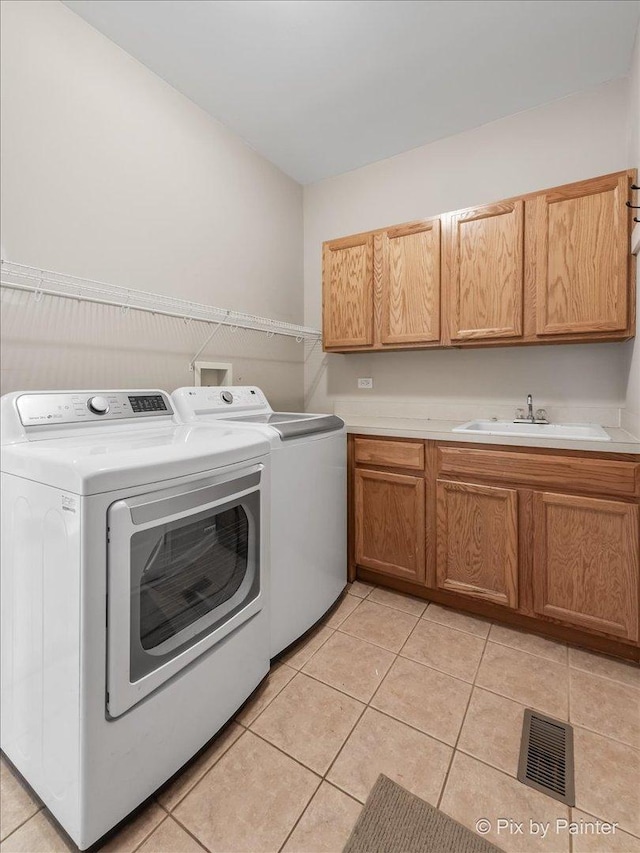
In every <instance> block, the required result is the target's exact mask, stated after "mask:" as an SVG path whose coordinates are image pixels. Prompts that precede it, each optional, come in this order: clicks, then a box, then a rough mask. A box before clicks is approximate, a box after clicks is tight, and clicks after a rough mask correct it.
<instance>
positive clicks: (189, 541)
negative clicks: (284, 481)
mask: <svg viewBox="0 0 640 853" xmlns="http://www.w3.org/2000/svg"><path fill="white" fill-rule="evenodd" d="M0 420H1V426H2V440H3V447H2V490H3V496H2V497H3V500H2V570H1V597H2V708H1V713H2V749H3V750H4V752H5V753H6V755H7V756H8V757H9V759H10V760H11V761H12V762H13V763H14V764H15V766H16V767H17V768H18V770H19V771H20V772H21V773H22V774H23V776H24V777H25V778H26V779H27V781H28V782H29V783H30V784H31V786H32V787H33V788H34V789H35V791H36V793H37V794H38V795H39V796H40V797H41V798H42V800H43V801H44V803H45V804H46V805H47V806H48V808H49V809H50V810H51V812H52V813H53V815H54V816H55V817H56V818H57V820H58V821H59V822H60V824H61V825H62V826H63V828H64V829H65V830H66V831H67V832H68V833H69V835H70V836H71V837H72V838H73V840H74V841H75V842H76V844H77V845H78V846H79V847H80V848H81V849H85V848H86V847H88V846H90V845H91V844H93V843H94V842H95V841H96V840H97V839H99V838H100V837H101V836H102V835H103V834H104V833H106V832H107V831H108V830H110V829H111V828H112V827H114V826H115V825H116V824H117V823H118V822H119V821H120V820H121V819H123V818H124V817H125V816H126V815H127V814H128V813H129V812H130V811H132V810H133V809H134V808H135V807H136V806H138V805H139V804H140V803H141V802H143V801H144V800H145V799H146V798H147V797H149V796H150V795H151V794H152V793H153V792H154V791H155V790H156V789H157V788H158V787H159V786H160V785H161V784H162V783H163V782H165V781H166V780H167V779H168V778H169V777H171V776H172V775H173V774H174V773H175V772H176V771H177V770H179V768H180V767H181V766H182V765H183V764H184V763H185V762H186V761H187V760H188V759H189V758H190V757H191V756H193V755H194V754H195V753H196V752H197V751H198V750H199V749H200V748H201V747H202V746H203V745H204V744H205V743H206V742H207V741H208V740H209V739H210V738H211V737H212V736H213V735H214V734H215V733H216V731H217V730H218V729H220V727H221V726H222V725H223V724H224V723H225V722H226V721H227V720H229V719H230V718H231V717H232V716H233V714H234V713H235V712H236V710H237V709H238V708H239V707H240V705H241V704H242V703H243V702H244V701H245V700H246V698H247V697H248V696H249V695H250V693H251V692H252V691H253V690H254V688H255V687H256V686H257V685H258V683H259V682H260V681H261V679H262V678H263V677H264V676H265V675H266V674H267V672H268V669H269V618H268V616H269V614H268V548H269V543H268V531H269V524H268V503H269V502H268V499H267V498H268V494H269V467H270V460H269V451H270V447H269V443H268V441H267V440H266V439H265V437H264V436H263V435H261V434H260V433H258V432H256V431H249V430H245V431H242V430H238V429H232V428H227V429H224V430H220V429H215V430H212V429H210V428H206V427H203V426H194V425H183V424H181V423H180V422H179V420H178V418H177V417H176V416H175V415H174V412H173V408H172V405H171V400H170V398H169V396H168V395H167V394H165V393H164V392H162V391H101V392H94V393H89V392H87V391H76V392H61V393H51V392H46V393H24V394H20V393H14V394H9V395H6V396H5V397H3V398H2V400H1V404H0Z"/></svg>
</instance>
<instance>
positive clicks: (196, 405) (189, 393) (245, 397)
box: [178, 385, 271, 416]
mask: <svg viewBox="0 0 640 853" xmlns="http://www.w3.org/2000/svg"><path fill="white" fill-rule="evenodd" d="M178 393H179V394H180V395H181V397H182V399H183V400H184V401H185V403H186V406H187V408H188V409H189V410H190V411H192V412H198V414H212V415H216V416H217V415H218V414H220V416H224V415H225V414H227V415H228V414H229V413H231V412H233V413H234V414H239V413H245V412H270V411H271V407H270V406H269V403H268V402H267V398H266V397H265V396H264V394H263V393H262V391H261V390H260V389H259V388H256V387H255V386H251V385H233V386H227V387H215V386H211V387H206V386H201V387H199V388H184V389H180V391H179V392H178Z"/></svg>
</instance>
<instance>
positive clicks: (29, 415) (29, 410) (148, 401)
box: [16, 391, 173, 426]
mask: <svg viewBox="0 0 640 853" xmlns="http://www.w3.org/2000/svg"><path fill="white" fill-rule="evenodd" d="M16 406H17V408H18V414H19V415H20V420H21V421H22V424H23V426H46V425H49V424H50V425H53V424H70V423H90V422H97V421H113V420H120V419H122V418H148V417H158V416H161V415H164V416H165V417H166V416H167V415H173V408H172V406H171V401H170V399H169V397H168V396H167V395H166V394H165V393H163V392H159V391H101V392H98V393H95V392H93V393H92V392H91V391H73V392H61V393H56V392H52V393H46V394H21V395H20V396H19V397H18V399H17V400H16Z"/></svg>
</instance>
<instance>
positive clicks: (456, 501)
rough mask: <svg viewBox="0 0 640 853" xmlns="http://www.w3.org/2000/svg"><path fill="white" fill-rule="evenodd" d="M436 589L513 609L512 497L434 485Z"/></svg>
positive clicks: (512, 493)
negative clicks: (435, 492) (436, 518)
mask: <svg viewBox="0 0 640 853" xmlns="http://www.w3.org/2000/svg"><path fill="white" fill-rule="evenodd" d="M437 516H438V520H437V571H436V577H437V585H438V587H439V588H440V589H446V590H450V591H451V592H458V593H460V594H461V595H469V596H472V597H474V598H480V599H484V600H486V601H493V602H494V603H495V604H503V605H505V606H506V607H512V608H517V606H518V493H517V491H516V490H515V489H503V488H499V487H497V486H478V485H473V484H470V483H452V482H448V481H446V480H438V484H437Z"/></svg>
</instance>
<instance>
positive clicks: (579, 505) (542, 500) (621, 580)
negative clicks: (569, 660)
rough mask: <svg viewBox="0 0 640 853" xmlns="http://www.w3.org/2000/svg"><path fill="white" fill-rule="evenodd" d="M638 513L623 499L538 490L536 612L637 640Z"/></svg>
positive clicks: (536, 499)
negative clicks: (605, 498) (615, 499)
mask: <svg viewBox="0 0 640 853" xmlns="http://www.w3.org/2000/svg"><path fill="white" fill-rule="evenodd" d="M638 515H639V507H638V506H637V505H635V506H634V505H633V504H629V503H623V502H622V501H614V500H597V499H595V498H586V497H576V496H573V495H559V494H549V493H541V492H536V493H535V495H534V540H533V555H534V608H535V611H536V612H537V613H539V614H541V615H542V616H549V617H551V618H553V619H558V620H560V621H562V622H566V623H567V624H570V625H577V626H579V627H581V628H587V629H591V630H595V631H602V632H603V633H606V634H613V635H616V636H619V637H623V638H624V639H627V640H634V641H636V640H638V592H639V575H640V568H639V554H638V552H639V549H640V544H639V536H640V533H639V528H638Z"/></svg>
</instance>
